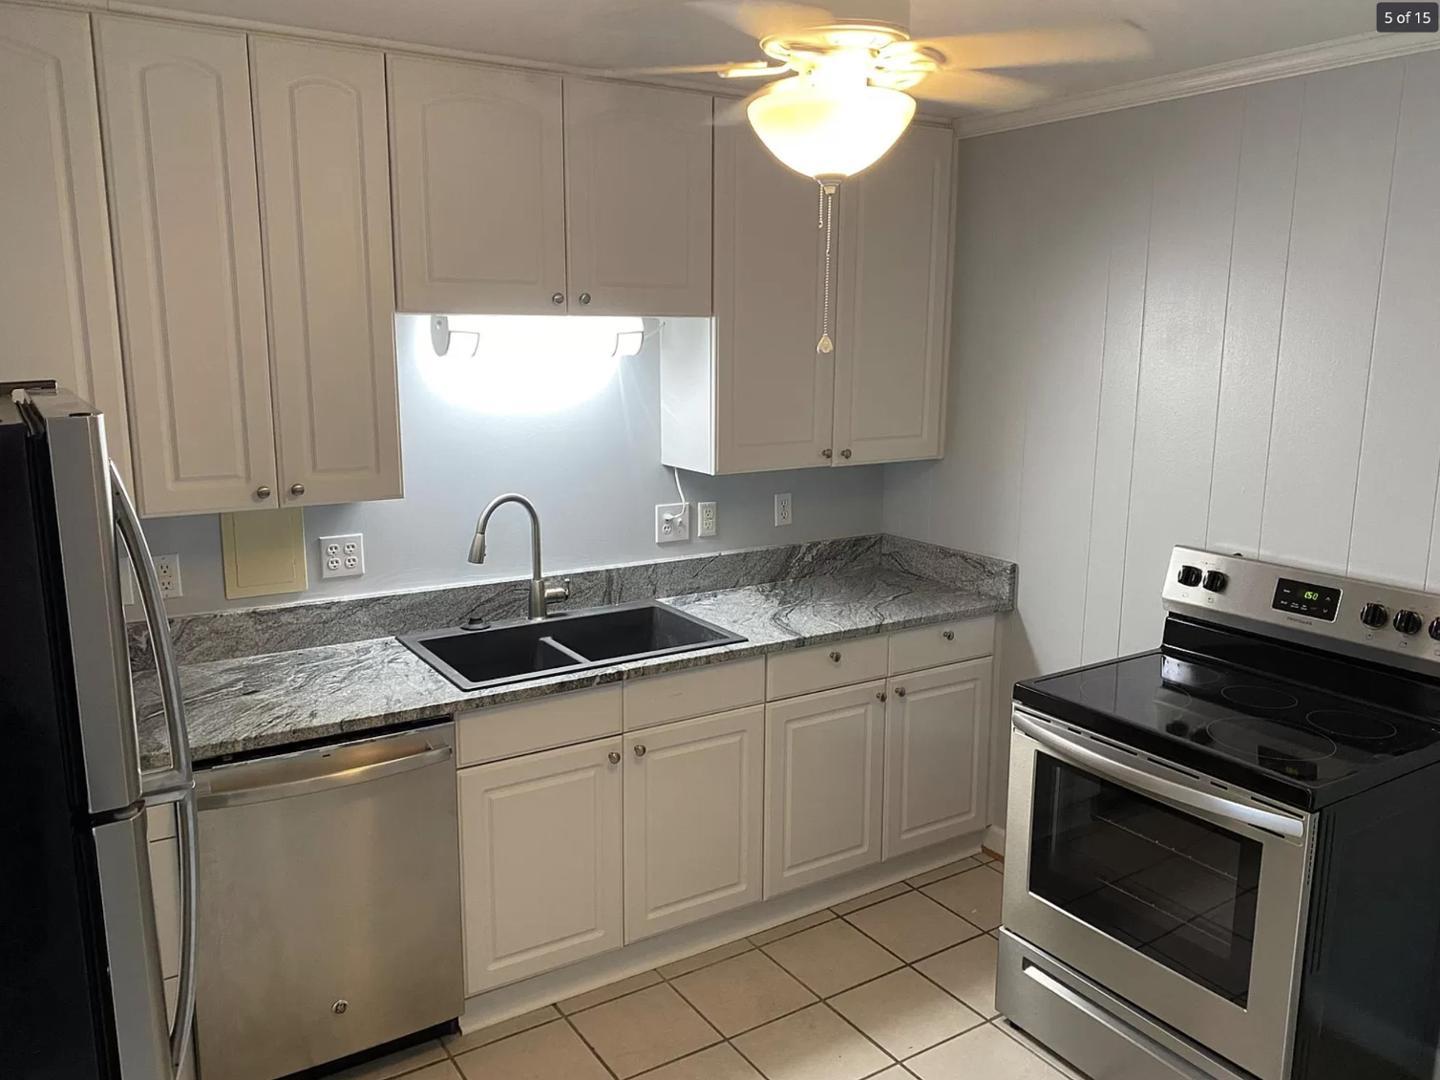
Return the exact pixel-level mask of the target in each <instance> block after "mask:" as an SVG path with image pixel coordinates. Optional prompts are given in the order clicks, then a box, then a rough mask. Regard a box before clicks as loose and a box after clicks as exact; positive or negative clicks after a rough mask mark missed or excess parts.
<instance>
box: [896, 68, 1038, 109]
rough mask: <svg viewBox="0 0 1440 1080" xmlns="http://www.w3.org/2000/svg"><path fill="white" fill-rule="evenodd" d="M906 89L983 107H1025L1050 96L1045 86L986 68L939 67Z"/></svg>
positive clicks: (931, 97) (917, 94)
mask: <svg viewBox="0 0 1440 1080" xmlns="http://www.w3.org/2000/svg"><path fill="white" fill-rule="evenodd" d="M907 93H909V94H911V95H912V96H913V97H917V98H923V99H924V100H926V101H939V102H943V103H945V104H948V105H969V106H973V107H975V108H981V109H1002V110H1003V109H1023V108H1025V106H1027V105H1034V104H1035V103H1036V102H1038V101H1041V100H1042V99H1044V98H1045V97H1046V96H1047V93H1048V92H1047V91H1046V90H1045V88H1044V87H1042V86H1037V85H1035V84H1034V83H1029V82H1025V81H1024V80H1023V79H1012V78H1009V77H1008V76H1005V75H990V74H987V73H986V72H983V71H936V72H934V73H932V74H930V75H927V76H925V78H924V79H923V80H922V81H921V82H920V84H919V85H918V86H915V87H912V88H911V89H910V90H908V91H907Z"/></svg>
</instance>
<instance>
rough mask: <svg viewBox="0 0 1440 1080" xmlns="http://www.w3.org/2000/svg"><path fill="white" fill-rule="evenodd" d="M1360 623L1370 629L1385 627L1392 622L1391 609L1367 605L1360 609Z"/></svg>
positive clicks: (1372, 604)
mask: <svg viewBox="0 0 1440 1080" xmlns="http://www.w3.org/2000/svg"><path fill="white" fill-rule="evenodd" d="M1360 621H1361V622H1362V623H1364V624H1365V625H1366V626H1370V627H1375V628H1378V627H1381V626H1384V625H1385V624H1386V623H1387V622H1389V621H1390V609H1389V608H1387V607H1386V606H1385V605H1384V604H1374V603H1371V604H1366V605H1365V606H1364V607H1363V608H1361V609H1360Z"/></svg>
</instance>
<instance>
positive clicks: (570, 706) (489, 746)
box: [455, 684, 620, 765]
mask: <svg viewBox="0 0 1440 1080" xmlns="http://www.w3.org/2000/svg"><path fill="white" fill-rule="evenodd" d="M618 734H620V687H619V685H618V684H616V685H612V686H602V687H600V688H599V689H596V690H580V691H577V692H575V693H573V694H557V695H555V696H554V697H542V698H537V699H536V700H535V701H522V702H518V703H517V704H514V705H497V706H495V707H494V708H490V709H476V710H475V711H474V712H468V713H461V714H460V715H459V716H457V717H456V718H455V739H456V746H457V754H456V764H457V765H476V764H479V763H480V762H482V761H499V760H501V759H502V758H512V757H518V756H519V755H521V754H529V753H532V752H533V751H536V750H548V749H550V748H551V747H554V746H568V745H569V744H570V743H577V742H585V741H587V740H589V739H599V738H603V737H604V736H606V735H618Z"/></svg>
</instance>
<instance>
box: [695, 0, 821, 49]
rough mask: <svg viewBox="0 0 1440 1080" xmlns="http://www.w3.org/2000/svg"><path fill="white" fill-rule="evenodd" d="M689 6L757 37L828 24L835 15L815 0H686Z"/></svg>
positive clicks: (756, 38)
mask: <svg viewBox="0 0 1440 1080" xmlns="http://www.w3.org/2000/svg"><path fill="white" fill-rule="evenodd" d="M687 3H688V6H690V7H691V8H694V9H695V10H696V11H702V12H704V13H705V14H706V15H709V16H710V17H711V18H713V19H719V20H720V21H721V22H723V23H728V24H729V25H730V26H733V27H734V28H735V29H736V30H739V31H741V32H742V33H744V34H747V35H748V36H750V37H752V38H754V39H755V40H756V41H759V40H760V39H761V38H763V37H768V36H769V35H771V34H782V33H785V32H786V31H787V30H801V29H804V28H806V27H810V26H827V25H829V24H830V23H832V22H834V21H835V16H833V15H832V14H830V12H829V11H828V10H827V9H826V8H823V7H819V6H818V5H815V4H796V3H790V2H789V0H687Z"/></svg>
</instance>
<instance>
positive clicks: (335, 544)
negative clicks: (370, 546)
mask: <svg viewBox="0 0 1440 1080" xmlns="http://www.w3.org/2000/svg"><path fill="white" fill-rule="evenodd" d="M363 573H365V536H364V534H363V533H346V534H345V535H343V536H322V537H320V576H321V577H322V578H332V577H359V576H360V575H361V574H363Z"/></svg>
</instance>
